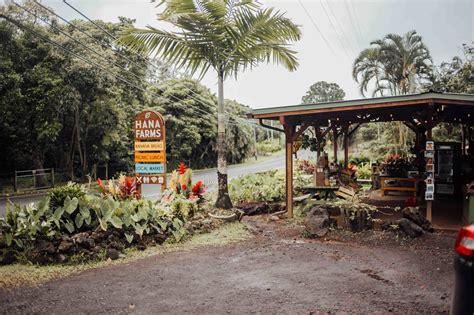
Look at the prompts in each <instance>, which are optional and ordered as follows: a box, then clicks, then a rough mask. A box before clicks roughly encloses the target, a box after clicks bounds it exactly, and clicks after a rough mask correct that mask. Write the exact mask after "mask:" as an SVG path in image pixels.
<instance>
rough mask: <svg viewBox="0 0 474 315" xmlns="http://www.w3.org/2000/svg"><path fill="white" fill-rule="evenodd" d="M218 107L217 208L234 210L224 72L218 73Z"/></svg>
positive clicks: (220, 70)
mask: <svg viewBox="0 0 474 315" xmlns="http://www.w3.org/2000/svg"><path fill="white" fill-rule="evenodd" d="M218 85H219V91H218V107H217V182H218V187H219V190H218V194H217V200H216V207H217V208H223V209H230V208H232V202H231V201H230V197H229V190H228V187H227V157H226V153H227V152H226V145H225V112H224V71H223V70H222V69H219V72H218Z"/></svg>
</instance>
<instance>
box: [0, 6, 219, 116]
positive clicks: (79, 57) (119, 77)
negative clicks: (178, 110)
mask: <svg viewBox="0 0 474 315" xmlns="http://www.w3.org/2000/svg"><path fill="white" fill-rule="evenodd" d="M12 2H13V1H12ZM13 3H14V4H16V3H15V2H13ZM16 5H17V6H18V7H20V8H23V7H21V6H19V5H18V4H16ZM25 11H26V12H28V13H30V14H32V15H33V16H35V18H38V16H37V15H35V14H34V13H31V11H28V10H25ZM0 16H1V17H3V18H5V19H6V20H7V21H9V22H11V23H13V24H15V25H16V26H17V27H20V28H22V29H23V30H26V31H28V32H30V33H32V34H33V35H35V36H36V37H38V38H40V39H42V40H44V41H46V42H48V43H49V44H51V45H54V46H56V47H58V48H61V49H62V50H64V51H65V52H67V53H68V54H70V55H72V56H74V57H76V58H78V59H80V60H82V61H84V62H86V63H88V64H90V65H93V66H96V67H98V68H99V69H101V70H102V71H104V72H106V73H107V74H109V75H111V76H112V77H114V78H116V79H118V80H121V81H122V82H124V83H125V84H127V85H128V86H131V87H134V88H137V89H139V90H141V91H143V92H145V93H150V94H151V95H153V96H155V97H160V96H159V95H158V94H155V93H153V92H151V91H147V90H146V89H144V88H142V87H140V86H138V85H136V84H134V83H132V82H130V81H128V80H126V79H124V78H123V77H121V76H119V75H117V74H114V73H112V72H111V71H109V70H108V69H107V68H104V67H103V66H102V65H100V64H98V63H96V62H94V61H92V60H90V59H87V58H85V57H83V56H81V55H79V54H77V53H76V52H74V51H72V50H71V49H68V48H66V47H64V46H63V45H61V44H59V43H58V42H56V41H53V40H51V39H49V38H47V37H46V36H43V35H41V34H40V33H39V32H36V31H34V30H33V29H31V28H29V27H26V26H25V25H23V24H21V23H20V22H18V21H16V20H14V19H12V18H10V17H8V16H5V15H3V14H0ZM170 97H173V98H174V99H175V100H176V101H181V100H180V99H178V98H176V97H174V95H170ZM201 104H203V103H201ZM192 110H200V111H201V112H203V113H204V116H203V115H202V114H201V117H207V116H208V115H211V116H213V115H212V114H211V113H207V112H205V111H203V110H201V109H199V108H194V107H193V108H192Z"/></svg>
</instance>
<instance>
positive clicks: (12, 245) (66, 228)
mask: <svg viewBox="0 0 474 315" xmlns="http://www.w3.org/2000/svg"><path fill="white" fill-rule="evenodd" d="M178 174H179V175H178ZM191 174H192V171H191V169H187V168H186V166H185V165H184V164H181V165H180V167H179V170H178V171H175V172H173V179H172V181H171V183H170V185H171V188H170V189H168V190H167V191H166V193H165V196H164V197H163V198H162V200H161V201H160V202H152V201H149V200H148V201H147V200H143V199H140V198H139V195H138V194H137V193H136V192H135V190H134V189H133V181H134V179H130V178H126V177H125V176H120V177H119V179H118V181H117V183H116V182H114V181H112V180H110V181H109V182H108V184H107V187H106V186H105V185H104V184H103V183H102V181H101V180H99V187H98V191H99V192H100V194H97V193H94V192H93V191H87V190H86V189H85V187H84V186H82V185H79V184H76V183H69V184H68V185H66V186H64V187H58V188H54V189H52V190H51V191H50V192H49V193H48V195H47V196H46V197H44V198H43V199H42V200H41V201H40V202H39V203H38V204H33V203H32V204H29V205H26V206H21V205H16V204H15V205H13V206H8V207H7V213H6V216H5V218H0V264H1V263H2V252H3V251H2V250H1V249H2V248H3V247H4V245H6V248H7V249H13V250H14V251H16V252H19V253H21V252H23V251H27V250H28V249H30V248H31V247H34V246H35V244H36V245H38V244H37V243H38V241H46V242H48V241H55V240H64V239H68V237H74V235H76V234H78V233H81V232H92V231H97V230H101V231H104V232H107V231H111V230H113V231H118V233H119V235H121V236H123V238H124V239H126V240H127V242H128V243H132V241H133V240H134V239H142V238H143V237H144V236H145V235H154V234H161V235H167V234H169V235H171V236H172V237H173V240H174V241H180V240H181V239H182V238H183V237H184V236H185V234H186V229H185V222H186V221H188V220H189V218H191V217H192V216H194V215H195V214H196V213H197V212H198V211H199V209H200V207H201V205H202V204H203V202H204V201H205V199H204V195H205V192H206V190H205V187H204V185H203V184H202V182H197V183H196V184H194V186H193V185H192V179H191ZM188 187H189V188H188ZM2 244H4V245H2ZM54 253H55V251H53V252H52V253H51V254H54Z"/></svg>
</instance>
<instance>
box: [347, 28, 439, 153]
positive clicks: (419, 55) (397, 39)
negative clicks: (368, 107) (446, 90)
mask: <svg viewBox="0 0 474 315" xmlns="http://www.w3.org/2000/svg"><path fill="white" fill-rule="evenodd" d="M370 44H371V47H369V48H367V49H364V50H363V51H362V52H361V53H360V54H359V56H358V57H357V58H356V60H355V61H354V66H353V68H352V76H353V78H354V80H355V81H356V82H357V83H358V84H359V89H360V92H361V94H362V95H363V96H365V92H367V90H368V87H369V85H373V86H374V89H373V90H372V96H373V97H374V96H375V95H377V93H379V94H380V96H383V95H384V92H388V94H390V95H401V94H408V93H414V92H416V91H417V89H418V87H419V86H421V83H422V82H423V80H430V79H431V78H432V64H433V61H432V59H431V55H430V51H429V50H428V48H427V47H426V45H425V44H424V43H423V40H422V38H421V36H420V35H418V34H417V33H416V31H410V32H408V33H406V34H404V35H403V36H400V35H397V34H388V35H387V36H385V37H384V38H383V39H380V40H376V41H373V42H371V43H370ZM397 129H398V142H399V144H400V146H404V147H405V151H407V145H406V139H407V134H408V129H407V128H406V127H405V126H403V124H402V123H401V122H398V124H397Z"/></svg>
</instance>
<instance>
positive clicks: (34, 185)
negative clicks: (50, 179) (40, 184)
mask: <svg viewBox="0 0 474 315" xmlns="http://www.w3.org/2000/svg"><path fill="white" fill-rule="evenodd" d="M32 173H33V188H36V170H33V171H32Z"/></svg>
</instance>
